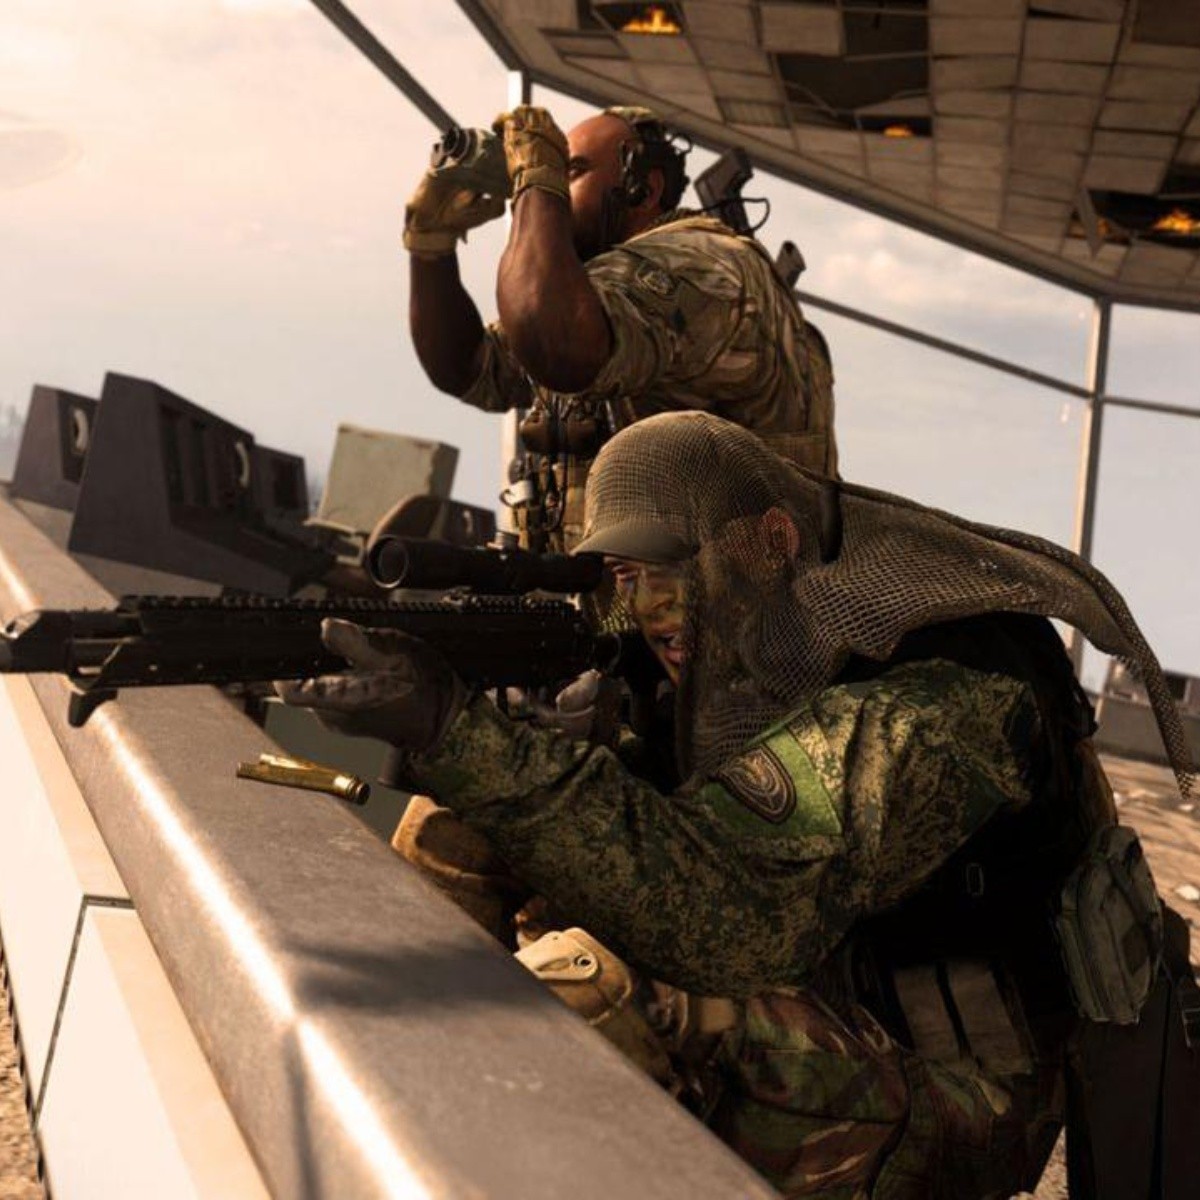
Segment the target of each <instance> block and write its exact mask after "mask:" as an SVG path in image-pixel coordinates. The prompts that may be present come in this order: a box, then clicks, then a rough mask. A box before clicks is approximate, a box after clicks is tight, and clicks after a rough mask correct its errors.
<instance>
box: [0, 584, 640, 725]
mask: <svg viewBox="0 0 1200 1200" xmlns="http://www.w3.org/2000/svg"><path fill="white" fill-rule="evenodd" d="M327 618H332V619H338V620H346V621H354V622H356V623H357V624H360V625H367V626H370V627H373V628H387V629H396V630H399V631H400V632H403V633H406V634H409V635H410V636H412V637H417V638H420V639H422V640H424V641H427V642H429V643H430V644H431V645H433V646H435V647H436V648H437V649H438V650H439V651H440V652H441V653H442V654H443V655H444V656H445V658H446V659H447V661H448V662H449V663H450V665H451V666H452V667H453V668H454V670H455V671H456V672H457V673H458V674H459V676H460V677H461V678H462V679H463V681H464V682H465V683H467V684H469V685H471V686H473V687H481V688H489V687H506V686H515V687H546V686H553V685H554V684H556V683H559V682H563V681H565V680H567V679H570V678H573V677H574V676H576V675H578V674H579V673H580V672H582V671H586V670H588V669H590V668H596V669H600V670H612V669H614V668H615V667H616V665H617V663H618V660H619V659H620V656H621V645H622V644H621V639H620V638H618V637H617V636H615V635H611V634H595V633H593V632H592V631H591V629H590V628H589V627H588V626H587V623H586V622H585V621H584V619H583V617H582V616H581V615H580V613H579V612H578V610H577V609H575V608H573V607H572V606H571V605H570V604H567V603H566V602H565V601H561V600H538V599H532V598H530V597H528V596H476V595H469V594H463V595H451V596H447V597H445V598H443V599H441V600H437V601H407V602H400V603H389V602H387V601H382V600H368V599H354V598H348V599H339V600H335V601H321V600H275V599H270V598H267V597H261V596H237V597H221V598H217V599H208V598H202V597H163V596H126V597H124V598H123V599H122V600H121V601H120V602H119V603H118V604H117V605H116V606H115V607H114V608H111V609H82V610H76V611H69V610H54V609H46V610H39V611H36V612H33V613H29V614H26V615H25V616H22V617H19V618H17V620H16V621H14V622H12V623H11V624H10V625H9V627H8V628H7V629H6V630H5V631H4V633H3V635H2V637H0V673H22V674H26V673H30V674H32V673H37V672H53V673H57V674H63V675H66V676H67V677H68V678H69V679H70V680H71V681H72V683H74V685H75V687H76V689H77V693H76V697H75V702H73V704H72V713H71V723H72V724H74V725H81V724H83V723H84V722H85V721H86V720H87V718H88V716H89V715H90V713H91V712H92V711H93V710H94V708H95V707H96V706H97V705H98V704H99V703H101V702H102V701H104V700H107V699H110V698H112V697H113V696H114V695H115V694H116V692H117V690H118V689H120V688H123V687H164V686H172V685H181V684H214V685H217V686H224V685H229V684H234V683H258V682H267V681H270V680H273V679H302V678H307V677H309V676H314V675H323V674H330V673H334V672H338V671H343V670H345V668H346V663H345V660H344V659H342V658H341V657H339V656H338V655H335V654H331V653H330V652H329V651H328V650H327V649H326V648H325V646H324V645H323V644H322V642H321V622H322V621H323V620H325V619H327Z"/></svg>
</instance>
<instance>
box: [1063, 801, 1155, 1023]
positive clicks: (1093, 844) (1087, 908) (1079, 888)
mask: <svg viewBox="0 0 1200 1200" xmlns="http://www.w3.org/2000/svg"><path fill="white" fill-rule="evenodd" d="M1055 931H1056V933H1057V935H1058V943H1059V947H1060V949H1061V950H1062V955H1063V961H1064V963H1065V964H1066V971H1067V979H1068V981H1069V982H1070V986H1071V991H1072V993H1073V996H1074V999H1075V1005H1076V1007H1077V1009H1078V1010H1079V1012H1080V1014H1081V1015H1083V1016H1085V1017H1087V1018H1088V1019H1089V1020H1091V1021H1100V1022H1110V1021H1111V1022H1113V1023H1115V1024H1118V1025H1131V1024H1133V1023H1134V1022H1136V1021H1137V1019H1138V1015H1139V1014H1140V1013H1141V1011H1142V1007H1143V1005H1144V1004H1145V1003H1146V998H1147V996H1149V994H1150V988H1151V986H1152V985H1153V983H1154V979H1155V976H1156V975H1157V973H1158V968H1159V965H1160V963H1161V961H1162V951H1163V918H1162V908H1161V906H1160V904H1159V900H1158V895H1157V893H1156V892H1155V890H1154V879H1153V878H1152V876H1151V874H1150V868H1149V866H1148V865H1147V863H1146V858H1145V855H1144V854H1143V853H1142V847H1141V843H1140V842H1139V841H1138V839H1137V835H1136V834H1135V833H1134V832H1133V831H1132V830H1131V829H1126V828H1124V827H1122V826H1120V825H1111V826H1107V827H1105V828H1103V829H1100V830H1097V832H1096V833H1095V834H1093V835H1092V839H1091V841H1090V842H1089V843H1088V846H1087V850H1086V851H1085V853H1084V858H1083V861H1082V862H1081V863H1080V864H1079V866H1078V867H1076V868H1075V870H1074V871H1073V872H1072V873H1071V874H1070V875H1069V876H1068V877H1067V880H1066V882H1065V883H1064V884H1063V889H1062V895H1061V898H1060V905H1059V911H1058V914H1057V916H1056V917H1055Z"/></svg>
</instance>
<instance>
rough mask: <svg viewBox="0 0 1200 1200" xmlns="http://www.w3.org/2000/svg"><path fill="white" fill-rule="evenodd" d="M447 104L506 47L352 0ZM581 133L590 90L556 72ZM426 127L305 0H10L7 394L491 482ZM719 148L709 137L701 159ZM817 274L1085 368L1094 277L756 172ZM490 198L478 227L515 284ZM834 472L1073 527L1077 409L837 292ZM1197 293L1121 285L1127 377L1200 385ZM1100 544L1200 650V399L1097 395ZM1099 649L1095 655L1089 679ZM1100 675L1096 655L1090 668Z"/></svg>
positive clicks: (4, 246) (1114, 570) (1181, 659)
mask: <svg viewBox="0 0 1200 1200" xmlns="http://www.w3.org/2000/svg"><path fill="white" fill-rule="evenodd" d="M352 8H353V9H354V11H355V12H356V14H357V15H358V16H359V18H360V19H361V20H362V21H363V22H364V23H365V24H366V25H367V26H368V28H370V29H371V30H372V31H373V32H374V33H375V34H376V35H377V36H378V37H379V38H380V40H381V41H383V42H384V44H385V45H387V46H388V47H389V48H390V49H391V50H392V52H393V53H394V54H395V55H396V56H397V57H398V58H399V59H400V61H401V62H402V63H404V65H405V66H406V67H407V68H408V69H409V70H410V71H411V72H412V73H413V74H414V75H415V76H416V77H417V78H418V79H419V80H420V81H421V82H422V83H423V84H424V86H425V87H426V88H427V89H428V90H429V91H430V92H432V93H433V94H434V96H436V97H437V99H438V100H439V101H440V102H441V104H442V105H443V106H444V107H445V108H446V109H448V110H449V111H450V112H451V113H452V114H454V116H455V117H456V119H458V120H459V121H460V122H462V123H463V124H467V125H486V124H488V123H490V121H491V119H492V118H493V116H494V115H495V114H496V113H497V112H498V111H500V110H501V109H503V108H504V107H506V103H505V101H506V94H507V91H506V89H507V82H506V73H505V70H504V68H503V66H502V64H501V63H500V61H499V60H498V59H497V58H496V57H495V56H494V54H493V53H492V51H491V50H490V49H489V48H488V46H487V44H486V42H484V40H483V39H482V38H481V37H480V36H479V35H478V34H477V33H476V32H475V30H474V28H473V27H472V26H471V24H470V22H469V21H468V20H467V18H466V17H465V16H463V14H462V13H461V11H460V10H459V8H458V6H457V4H455V3H453V2H452V0H440V2H439V3H433V2H432V0H354V2H353V3H352ZM535 101H536V102H538V103H543V104H546V105H547V106H548V107H549V108H550V109H551V111H552V112H553V113H554V115H555V116H556V118H557V119H558V121H559V124H560V125H562V126H563V127H564V128H569V127H570V126H571V125H572V124H574V123H575V122H576V121H578V120H580V119H581V118H582V117H583V116H585V115H587V114H588V112H589V111H590V110H589V109H588V108H586V107H585V106H583V105H582V104H579V103H578V102H575V101H573V100H569V99H567V98H566V97H563V96H559V95H557V94H555V93H553V92H550V91H548V90H546V89H537V90H536V92H535ZM436 136H437V131H436V130H435V129H434V128H433V126H431V125H430V124H429V123H428V122H427V121H426V119H425V118H424V117H422V116H421V115H420V114H419V113H418V112H417V111H416V109H415V108H413V107H412V106H411V105H410V103H409V102H408V101H407V100H406V99H405V98H404V97H403V96H402V95H401V94H400V93H399V92H398V91H396V90H395V89H394V87H393V86H392V85H391V84H390V83H389V82H388V81H387V80H386V79H385V78H384V77H383V76H382V75H381V74H380V73H379V72H378V71H377V70H376V69H375V68H374V67H373V66H371V65H370V64H369V63H368V62H366V61H365V60H364V59H363V58H362V57H361V56H360V55H359V54H358V53H357V52H356V51H355V50H354V49H353V48H352V47H351V46H350V45H349V44H348V43H347V42H346V41H345V40H344V39H343V38H342V36H341V35H340V34H339V33H338V32H337V31H336V30H335V29H333V28H332V26H330V25H329V24H328V23H327V22H326V20H325V19H324V18H323V17H322V16H321V15H320V14H319V13H318V12H317V10H316V9H315V8H313V6H312V5H311V4H310V3H308V2H307V0H170V2H169V3H164V2H163V0H104V2H103V3H97V2H96V0H4V4H3V5H2V6H0V407H2V406H3V405H4V404H8V403H11V404H14V405H16V406H17V407H18V408H23V407H24V406H25V404H26V403H27V401H28V396H29V392H30V390H31V388H32V386H33V385H34V384H35V383H42V384H47V385H50V386H56V387H62V388H67V389H70V390H73V391H78V392H82V393H84V394H87V395H93V396H94V395H98V394H99V391H100V387H101V384H102V381H103V377H104V373H105V372H106V371H119V372H123V373H126V374H131V375H136V376H140V377H144V378H149V379H153V380H155V381H156V382H158V383H160V384H162V385H163V386H165V387H167V388H170V389H171V390H172V391H174V392H177V393H178V394H180V395H183V396H185V397H187V398H188V399H189V400H192V401H194V402H195V403H197V404H200V405H203V406H204V407H205V408H208V409H211V410H213V411H214V412H216V413H218V414H219V415H221V416H223V417H225V418H227V419H229V420H232V421H234V422H236V423H237V424H239V425H241V426H243V427H244V428H247V429H248V430H250V432H251V433H253V434H254V436H255V437H256V439H257V440H258V441H260V442H262V443H264V444H266V445H270V446H275V447H278V448H281V449H285V450H289V451H291V452H293V453H298V454H302V455H304V456H305V459H306V461H307V464H308V470H309V474H310V477H317V478H320V477H323V476H324V475H325V472H326V469H327V466H328V461H329V455H330V452H331V450H332V446H333V441H334V436H335V430H336V427H337V425H338V423H339V422H342V421H346V422H351V423H354V424H358V425H365V426H369V427H372V428H377V429H383V430H389V431H395V432H403V433H408V434H412V435H415V436H419V437H427V438H434V439H438V440H441V441H444V442H448V443H451V444H453V445H456V446H458V447H459V448H460V450H461V456H460V460H459V469H458V475H457V479H456V484H455V494H456V495H457V496H458V497H459V498H460V499H463V500H466V501H469V502H472V503H477V504H485V505H488V506H492V505H494V502H495V499H496V495H497V493H498V491H499V490H500V448H499V447H500V441H499V439H500V432H499V420H498V418H496V417H492V416H488V415H486V414H481V413H475V412H473V411H471V410H469V409H467V408H466V407H465V406H463V405H462V404H460V403H458V402H457V401H455V400H454V399H452V398H450V397H446V396H443V395H441V394H440V393H438V392H436V391H435V390H434V389H433V388H432V387H431V385H430V384H429V383H428V382H427V381H426V380H425V378H424V376H423V374H422V373H421V370H420V368H419V366H418V364H417V362H416V359H415V356H414V354H413V350H412V346H411V342H410V339H409V336H408V332H407V322H406V305H407V292H408V271H407V263H406V261H405V256H404V254H403V251H402V249H401V246H400V227H401V214H402V210H403V205H404V202H405V200H406V199H407V197H408V195H409V194H410V193H411V191H412V189H413V188H414V187H415V185H416V183H417V181H418V179H419V177H420V175H421V172H422V171H423V169H424V167H425V165H426V164H427V161H428V155H429V150H430V147H431V145H432V143H433V141H434V139H435V137H436ZM709 161H711V157H710V156H708V155H707V154H705V153H704V152H702V151H696V152H694V154H693V157H692V164H691V167H690V170H691V174H692V175H693V176H694V175H696V174H697V173H698V172H699V171H700V170H702V169H703V167H704V166H705V165H707V163H708V162H709ZM746 194H747V195H766V196H767V197H768V198H769V199H770V200H771V202H772V212H771V216H770V219H769V221H768V223H767V224H766V226H765V228H764V230H763V232H762V237H763V240H764V241H765V242H766V243H767V245H768V246H769V247H770V248H771V249H775V248H776V247H777V246H778V244H779V243H780V242H781V241H783V240H784V239H785V238H790V239H791V240H793V241H795V242H796V243H797V244H798V245H799V246H800V248H801V250H802V251H803V253H804V255H805V257H806V259H807V262H808V270H807V271H806V273H805V275H804V276H803V278H802V279H801V281H800V286H801V287H802V288H803V289H805V290H807V291H810V292H813V293H815V294H817V295H820V296H825V297H828V298H829V299H832V300H836V301H839V302H841V303H844V304H849V305H852V306H854V307H856V308H858V309H861V310H865V311H867V312H870V313H874V314H877V315H879V316H882V317H886V318H888V319H891V320H893V321H898V322H901V323H903V324H907V325H910V326H913V327H915V328H918V329H921V330H924V331H926V332H929V333H933V334H936V335H938V336H941V337H946V338H950V339H952V340H955V341H958V342H960V343H962V344H966V345H969V346H972V347H974V348H977V349H981V350H983V351H985V352H987V353H990V354H994V355H997V356H999V357H1002V358H1008V359H1011V360H1013V361H1015V362H1018V363H1021V364H1022V365H1026V366H1029V367H1032V368H1034V369H1036V370H1039V371H1042V372H1045V373H1047V374H1050V375H1053V376H1056V377H1059V378H1063V379H1068V380H1070V381H1073V382H1076V383H1082V382H1083V379H1084V371H1085V365H1086V361H1087V347H1088V336H1089V329H1090V321H1091V308H1090V301H1088V300H1087V299H1086V298H1084V297H1082V296H1080V295H1079V294H1078V293H1074V292H1071V291H1067V290H1065V289H1060V288H1056V287H1053V286H1051V285H1048V284H1045V283H1041V282H1038V281H1035V280H1032V279H1030V278H1028V277H1025V276H1023V275H1021V274H1020V273H1019V272H1017V271H1015V270H1012V269H1010V268H1007V267H1003V266H1000V265H999V264H996V263H993V262H990V261H988V260H986V259H984V258H982V257H979V256H975V255H971V254H968V253H965V252H963V251H961V250H959V249H956V248H954V247H952V246H949V245H946V244H944V243H940V242H938V241H937V240H936V239H933V238H930V237H927V236H925V235H922V234H918V233H915V232H913V231H911V230H907V229H905V228H903V227H902V226H900V225H897V224H893V223H891V222H887V221H885V220H882V219H880V218H877V217H874V216H871V215H869V214H865V213H862V212H859V211H857V210H855V209H853V208H852V207H849V206H847V205H844V204H841V203H838V202H836V201H833V200H829V199H826V198H824V197H822V196H820V195H818V194H816V193H814V192H810V191H807V190H805V189H803V188H800V187H798V186H796V185H793V184H788V183H783V182H781V181H779V180H774V179H771V178H770V177H769V176H766V175H764V174H761V173H760V174H758V175H756V176H755V178H754V180H753V181H752V182H751V183H750V184H749V185H748V186H747V188H746ZM504 233H505V231H504V226H503V223H501V222H496V223H493V224H492V225H490V226H488V227H486V228H484V229H481V230H478V231H475V232H474V233H472V235H471V237H470V240H469V243H468V245H467V246H466V247H464V248H463V250H462V251H461V253H460V261H461V263H462V268H463V276H464V280H465V282H466V285H467V287H468V290H469V291H470V292H471V294H472V295H473V296H474V298H475V300H476V302H477V304H478V305H479V308H480V310H481V312H482V313H483V315H484V316H485V318H486V317H490V316H492V315H493V314H494V311H495V302H494V292H495V268H496V263H497V260H498V258H499V254H500V252H501V249H502V246H503V240H504ZM808 315H809V316H810V317H811V318H812V319H813V320H814V321H815V323H816V324H817V325H819V326H820V328H821V329H822V330H823V332H824V333H825V334H826V336H827V337H828V339H829V342H830V345H831V348H832V351H833V358H834V366H835V372H836V376H837V403H838V436H839V443H840V447H841V458H842V470H843V474H844V475H845V476H846V477H847V478H849V479H852V480H856V481H859V482H863V483H867V484H870V485H872V486H876V487H884V488H889V489H892V490H895V491H899V492H902V493H904V494H907V495H910V496H913V497H914V498H916V499H918V500H921V501H924V502H926V503H932V504H935V505H937V506H939V507H944V508H949V509H952V510H954V511H957V512H961V513H963V514H964V515H966V516H969V517H972V518H975V519H979V520H984V521H990V522H993V523H996V524H1004V525H1012V526H1016V527H1019V528H1023V529H1028V530H1031V531H1033V532H1036V533H1040V534H1042V535H1044V536H1047V537H1050V538H1052V539H1054V540H1055V541H1058V542H1061V543H1064V544H1070V541H1071V538H1072V531H1073V526H1074V509H1075V503H1076V493H1077V471H1078V463H1079V446H1080V437H1081V431H1082V417H1083V406H1082V405H1081V404H1080V403H1079V402H1077V401H1073V400H1064V398H1063V396H1062V395H1061V394H1060V393H1055V392H1052V391H1048V390H1046V389H1044V388H1040V387H1036V386H1034V385H1031V384H1028V383H1025V382H1023V381H1021V380H1017V379H1015V378H1012V377H1009V376H1006V375H1003V374H999V373H997V372H994V371H990V370H987V369H986V368H983V367H979V366H975V365H973V364H970V363H967V362H964V361H962V360H959V359H956V358H953V357H951V356H948V355H944V354H939V353H937V352H935V351H932V350H929V349H926V348H923V347H920V346H917V345H915V344H912V343H909V342H906V341H903V340H901V339H897V338H894V337H891V336H889V335H886V334H882V333H878V332H875V331H872V330H869V329H867V328H865V327H863V326H861V325H858V324H857V323H854V322H851V321H848V320H845V319H841V318H835V317H833V316H830V315H827V314H823V313H821V312H819V311H817V310H815V309H813V310H810V311H809V314H808ZM1198 333H1200V317H1196V316H1190V315H1178V314H1164V313H1161V312H1154V311H1148V310H1144V309H1133V308H1130V309H1125V308H1121V309H1118V310H1117V312H1116V316H1115V319H1114V338H1113V356H1112V362H1111V366H1110V391H1111V392H1112V393H1114V394H1118V395H1125V396H1134V397H1140V398H1146V399H1155V400H1163V401H1167V402H1170V403H1175V404H1184V405H1188V406H1195V407H1197V408H1200V384H1198V383H1197V380H1200V337H1198V336H1197V334H1198ZM1103 446H1104V449H1103V454H1102V460H1101V468H1100V488H1101V491H1100V502H1099V508H1098V515H1097V529H1096V540H1095V545H1094V558H1095V561H1096V562H1097V564H1098V565H1099V566H1100V567H1101V569H1102V570H1104V571H1105V572H1106V573H1108V574H1109V576H1110V577H1111V578H1112V579H1113V580H1114V582H1116V583H1117V585H1118V586H1119V587H1120V588H1122V590H1123V591H1124V592H1125V594H1126V596H1127V598H1128V600H1129V602H1130V605H1131V607H1132V608H1133V611H1134V613H1135V614H1136V615H1137V616H1138V617H1139V619H1140V621H1141V623H1142V625H1143V627H1144V629H1145V631H1146V632H1147V635H1148V636H1149V638H1150V641H1151V643H1152V645H1154V646H1155V647H1156V649H1157V650H1158V651H1159V654H1160V657H1161V658H1162V660H1163V662H1164V665H1166V666H1167V667H1168V668H1169V669H1176V670H1184V671H1189V672H1191V673H1196V674H1200V617H1198V616H1197V614H1200V556H1197V555H1196V553H1195V552H1194V546H1195V543H1196V540H1197V539H1196V536H1195V534H1194V532H1192V531H1193V530H1194V529H1195V527H1196V513H1197V509H1198V507H1200V504H1198V501H1197V491H1198V489H1197V482H1196V481H1197V465H1198V464H1200V420H1190V419H1178V418H1170V417H1161V416H1148V415H1144V414H1133V413H1130V412H1129V411H1127V410H1115V409H1110V410H1108V413H1107V416H1106V418H1105V422H1104V442H1103ZM1097 669H1098V668H1097V667H1095V666H1094V665H1093V666H1092V667H1091V668H1090V670H1091V672H1092V674H1093V676H1094V673H1095V671H1096V670H1097ZM1089 682H1092V683H1095V682H1096V680H1095V678H1092V679H1090V680H1089Z"/></svg>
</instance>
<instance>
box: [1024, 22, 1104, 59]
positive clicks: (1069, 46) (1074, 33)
mask: <svg viewBox="0 0 1200 1200" xmlns="http://www.w3.org/2000/svg"><path fill="white" fill-rule="evenodd" d="M1120 33H1121V27H1120V25H1112V24H1107V23H1093V22H1091V21H1072V20H1069V19H1065V18H1061V17H1057V18H1056V17H1030V18H1029V19H1028V20H1027V21H1026V22H1025V57H1026V58H1031V59H1038V58H1042V59H1045V58H1049V59H1053V60H1055V61H1057V62H1099V63H1107V62H1111V61H1112V57H1113V52H1114V51H1115V50H1116V48H1117V38H1118V37H1119V36H1120Z"/></svg>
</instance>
